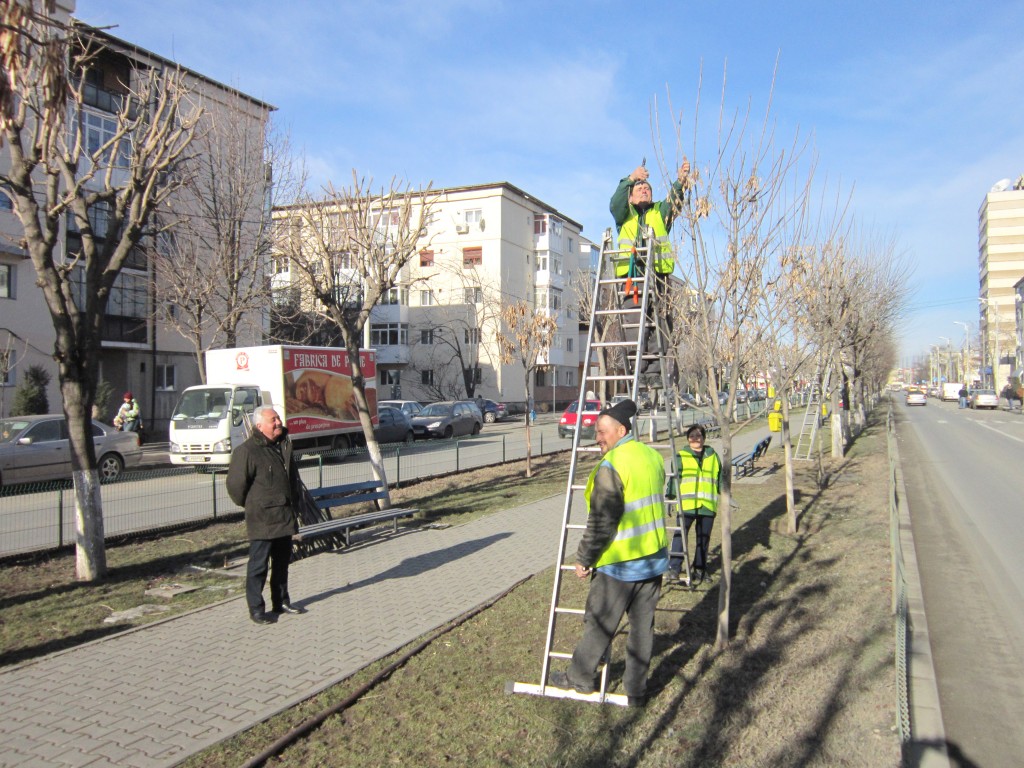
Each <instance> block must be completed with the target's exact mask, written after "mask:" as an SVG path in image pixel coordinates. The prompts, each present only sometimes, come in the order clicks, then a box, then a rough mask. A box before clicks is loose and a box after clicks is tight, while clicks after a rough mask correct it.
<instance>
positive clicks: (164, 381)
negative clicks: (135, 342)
mask: <svg viewBox="0 0 1024 768" xmlns="http://www.w3.org/2000/svg"><path fill="white" fill-rule="evenodd" d="M177 381H178V377H177V371H175V368H174V366H173V365H160V364H159V363H157V366H156V371H155V373H154V374H153V386H155V387H156V388H157V390H158V391H160V390H162V391H164V392H173V391H174V389H175V388H176V386H177Z"/></svg>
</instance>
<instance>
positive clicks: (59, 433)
mask: <svg viewBox="0 0 1024 768" xmlns="http://www.w3.org/2000/svg"><path fill="white" fill-rule="evenodd" d="M92 435H93V443H94V444H95V446H96V457H97V459H96V465H97V467H98V468H99V472H100V479H101V480H105V481H109V480H113V479H114V478H116V477H117V476H118V475H120V474H121V472H122V471H123V470H124V469H125V468H126V467H128V468H131V467H136V466H138V465H139V463H140V462H141V461H142V449H141V448H139V435H138V433H136V432H119V431H118V430H116V429H114V428H113V427H111V426H108V425H107V424H102V423H100V422H98V421H93V422H92ZM70 479H71V446H70V443H69V441H68V426H67V421H66V420H65V418H64V417H63V416H61V415H58V414H51V415H46V416H10V417H8V418H6V419H0V485H14V484H15V483H32V482H42V481H46V480H70Z"/></svg>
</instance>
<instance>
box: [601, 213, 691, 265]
mask: <svg viewBox="0 0 1024 768" xmlns="http://www.w3.org/2000/svg"><path fill="white" fill-rule="evenodd" d="M644 224H646V225H647V226H648V227H650V228H651V229H653V230H654V243H653V248H652V249H651V254H652V256H653V257H654V271H655V272H657V273H658V274H659V275H670V274H672V270H674V269H675V268H676V260H675V258H674V257H673V256H672V242H671V240H669V236H668V227H666V226H665V219H664V218H662V216H661V207H660V206H658V205H657V204H655V205H652V206H651V207H650V208H648V209H647V213H646V214H645V216H644ZM639 240H640V214H639V213H637V211H636V208H634V207H633V206H632V205H630V206H629V218H628V219H626V221H625V222H624V223H623V224H622V229H620V230H619V249H620V250H629V249H631V248H632V247H633V245H634V244H636V243H638V241H639ZM629 263H630V259H628V258H624V259H621V260H616V262H615V276H616V277H626V276H627V275H628V274H629V273H630V272H629ZM633 274H639V273H638V272H636V271H634V273H633Z"/></svg>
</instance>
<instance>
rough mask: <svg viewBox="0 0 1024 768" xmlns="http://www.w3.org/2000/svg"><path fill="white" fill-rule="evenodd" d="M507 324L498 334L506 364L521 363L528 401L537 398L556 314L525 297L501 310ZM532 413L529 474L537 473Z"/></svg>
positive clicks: (527, 440) (530, 475)
mask: <svg viewBox="0 0 1024 768" xmlns="http://www.w3.org/2000/svg"><path fill="white" fill-rule="evenodd" d="M501 319H502V323H503V324H504V326H505V330H503V331H502V332H501V333H500V334H499V335H498V346H499V349H500V350H501V356H502V361H503V362H504V363H505V364H511V363H513V362H517V363H519V365H520V366H522V369H523V382H524V384H525V385H526V402H527V403H531V402H532V401H533V378H534V373H535V372H536V370H537V367H538V366H539V365H544V359H543V358H544V356H545V355H546V354H547V353H548V352H549V351H550V349H551V343H552V341H553V340H554V338H555V334H556V333H558V323H557V322H556V321H555V319H554V318H552V317H549V316H548V315H546V314H543V313H540V312H534V311H533V309H531V308H530V305H529V304H527V303H526V302H525V301H517V302H514V303H512V304H506V305H505V306H504V307H503V308H502V312H501ZM530 426H531V425H530V417H529V414H527V417H526V476H527V477H533V468H532V466H531V457H532V451H533V448H532V444H531V442H530Z"/></svg>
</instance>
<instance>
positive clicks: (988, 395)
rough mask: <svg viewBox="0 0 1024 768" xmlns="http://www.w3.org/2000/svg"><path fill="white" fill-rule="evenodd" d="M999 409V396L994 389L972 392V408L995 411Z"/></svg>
mask: <svg viewBox="0 0 1024 768" xmlns="http://www.w3.org/2000/svg"><path fill="white" fill-rule="evenodd" d="M998 407H999V395H997V394H996V391H995V390H994V389H976V390H974V391H973V392H971V408H991V409H993V410H995V409H996V408H998Z"/></svg>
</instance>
